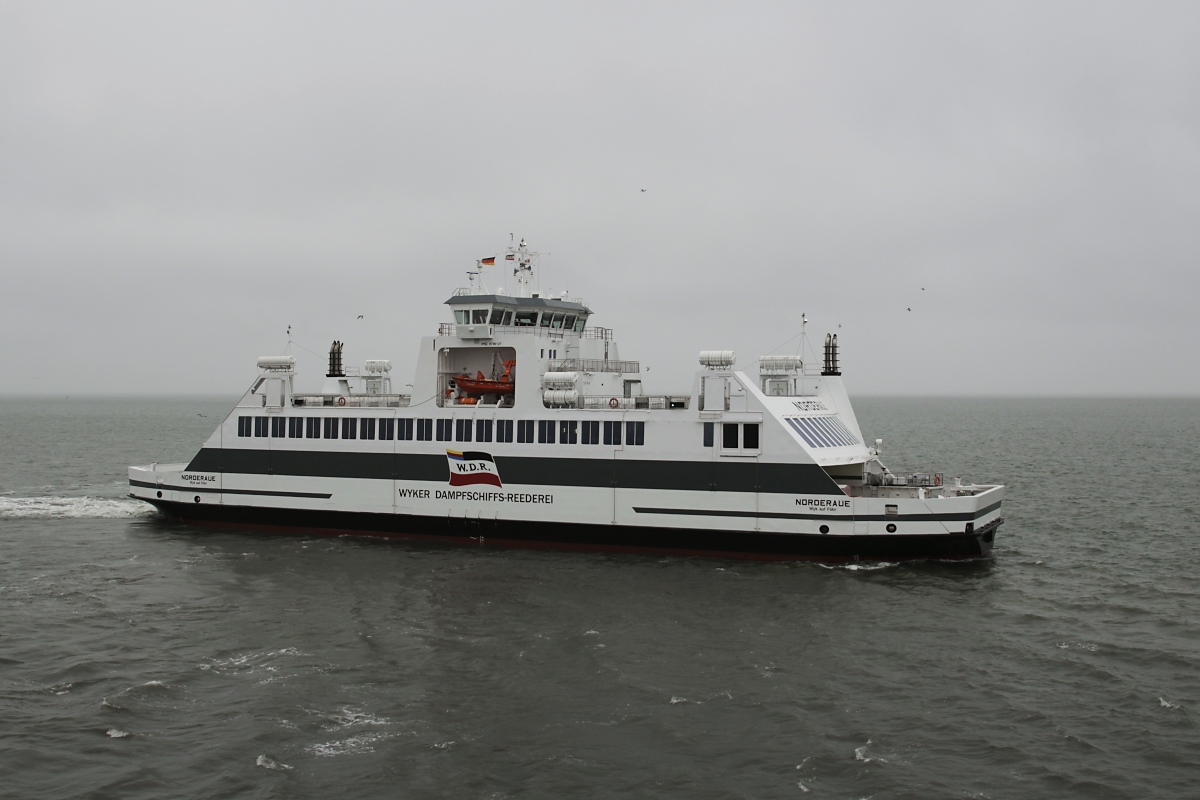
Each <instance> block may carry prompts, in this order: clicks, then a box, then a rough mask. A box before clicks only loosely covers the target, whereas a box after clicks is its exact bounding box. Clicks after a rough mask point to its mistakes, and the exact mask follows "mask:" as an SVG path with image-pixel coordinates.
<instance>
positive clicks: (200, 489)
mask: <svg viewBox="0 0 1200 800" xmlns="http://www.w3.org/2000/svg"><path fill="white" fill-rule="evenodd" d="M129 485H130V486H140V487H142V488H143V489H163V490H166V491H172V492H195V493H196V494H251V495H257V496H259V497H307V498H310V499H313V500H328V499H329V498H331V497H333V495H332V494H330V493H329V492H325V493H321V492H271V491H267V490H265V489H214V488H211V487H208V486H168V485H167V484H163V485H162V486H159V485H158V484H157V483H150V482H149V481H130V482H129Z"/></svg>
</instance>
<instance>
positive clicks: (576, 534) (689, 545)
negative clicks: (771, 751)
mask: <svg viewBox="0 0 1200 800" xmlns="http://www.w3.org/2000/svg"><path fill="white" fill-rule="evenodd" d="M147 502H150V503H151V504H152V505H154V506H156V507H157V508H159V510H161V511H163V512H164V513H166V514H169V515H171V516H174V517H179V518H181V519H184V520H187V521H191V522H198V523H202V524H215V525H233V526H250V527H259V528H266V529H270V530H282V531H291V532H304V533H325V534H331V535H342V534H347V533H354V534H362V535H368V536H388V537H396V538H413V539H434V540H441V541H446V542H449V543H453V544H466V545H474V546H478V545H480V544H484V545H494V546H501V547H504V546H509V547H535V548H554V549H564V550H608V551H617V552H638V553H656V554H675V555H704V556H717V557H724V558H749V559H764V560H766V559H771V560H814V561H857V560H860V559H865V560H880V561H897V560H904V559H973V558H981V557H983V556H986V555H987V554H988V553H989V552H990V551H991V548H992V544H991V541H990V540H989V539H985V536H986V534H985V533H983V532H977V533H975V534H963V533H944V534H886V535H852V536H851V535H847V536H837V535H822V534H778V533H763V532H740V531H715V530H697V529H694V528H657V527H648V526H634V525H584V524H579V523H573V522H572V523H562V522H539V521H535V520H502V519H478V518H477V519H464V518H462V517H457V518H454V517H442V516H439V517H421V516H416V515H410V514H391V513H386V514H380V513H367V512H343V511H323V510H306V509H283V508H262V507H255V506H234V505H229V504H227V503H226V504H222V503H173V502H164V501H162V500H150V501H147ZM986 527H987V528H988V531H989V532H990V531H992V530H994V528H995V525H993V524H989V525H988V526H986Z"/></svg>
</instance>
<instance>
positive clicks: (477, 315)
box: [471, 308, 488, 325]
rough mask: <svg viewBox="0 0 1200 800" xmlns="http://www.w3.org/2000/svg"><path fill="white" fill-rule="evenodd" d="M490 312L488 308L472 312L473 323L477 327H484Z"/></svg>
mask: <svg viewBox="0 0 1200 800" xmlns="http://www.w3.org/2000/svg"><path fill="white" fill-rule="evenodd" d="M487 318H488V310H487V309H486V308H476V309H472V311H471V322H472V323H474V324H476V325H483V324H485V323H486V322H487Z"/></svg>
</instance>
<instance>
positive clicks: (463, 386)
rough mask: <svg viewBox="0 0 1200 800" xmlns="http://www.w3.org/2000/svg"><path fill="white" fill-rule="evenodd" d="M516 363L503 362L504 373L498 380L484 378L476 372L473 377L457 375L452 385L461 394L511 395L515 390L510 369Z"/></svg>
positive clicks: (511, 361)
mask: <svg viewBox="0 0 1200 800" xmlns="http://www.w3.org/2000/svg"><path fill="white" fill-rule="evenodd" d="M516 363H517V362H516V361H514V360H511V359H510V360H508V361H505V362H504V373H503V374H502V375H501V376H500V377H499V378H485V377H483V373H482V372H479V371H476V373H475V377H474V378H472V377H470V376H468V375H459V376H458V377H457V378H455V379H454V385H455V386H456V387H457V388H458V390H459V391H460V392H462V393H463V394H479V395H482V394H512V393H513V392H514V391H515V390H516V384H515V383H513V379H512V369H513V367H514V366H516Z"/></svg>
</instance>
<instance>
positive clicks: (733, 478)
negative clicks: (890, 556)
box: [187, 442, 842, 495]
mask: <svg viewBox="0 0 1200 800" xmlns="http://www.w3.org/2000/svg"><path fill="white" fill-rule="evenodd" d="M442 444H449V445H453V444H454V443H453V442H444V443H442ZM475 446H479V445H478V444H476V445H475ZM503 446H505V447H509V446H511V445H503ZM529 446H530V447H536V445H529ZM493 457H494V459H495V463H496V468H497V470H498V471H499V472H500V477H501V480H503V481H504V482H505V483H514V484H523V485H527V486H602V487H605V488H610V487H613V486H615V487H618V488H622V489H667V490H677V491H715V492H765V493H769V494H810V495H841V494H842V490H841V489H839V488H838V485H837V484H836V483H835V482H834V480H833V479H832V478H830V477H829V475H827V474H826V473H825V470H823V469H821V467H819V466H818V465H816V464H767V463H761V464H760V463H758V462H757V461H750V462H744V461H649V460H643V459H636V460H635V459H632V458H631V459H622V458H558V457H552V456H511V455H496V454H494V453H493ZM187 471H188V472H210V473H211V472H233V473H241V474H244V475H294V476H305V477H323V478H371V479H376V480H402V481H428V482H433V483H445V482H446V476H447V475H448V474H449V470H448V467H447V465H446V456H445V454H441V455H438V454H426V453H339V452H318V451H311V450H239V449H228V448H213V447H206V448H204V449H202V450H201V451H200V452H199V453H197V454H196V457H195V458H193V459H192V461H191V463H190V464H188V466H187Z"/></svg>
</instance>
